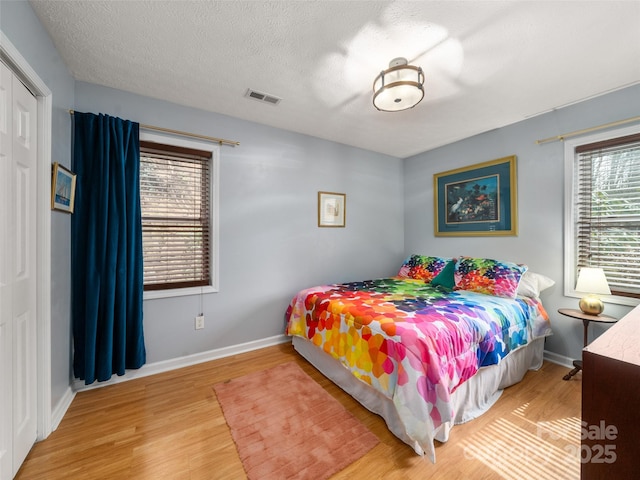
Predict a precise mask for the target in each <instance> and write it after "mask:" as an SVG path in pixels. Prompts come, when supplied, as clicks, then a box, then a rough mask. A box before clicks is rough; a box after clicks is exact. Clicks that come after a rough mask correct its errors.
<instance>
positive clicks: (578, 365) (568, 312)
mask: <svg viewBox="0 0 640 480" xmlns="http://www.w3.org/2000/svg"><path fill="white" fill-rule="evenodd" d="M558 313H560V314H562V315H565V316H567V317H571V318H577V319H578V320H582V324H583V325H584V346H585V347H586V346H587V345H588V343H589V323H590V322H599V323H616V322H617V321H618V319H617V318H614V317H610V316H609V315H604V314H602V313H601V314H600V315H588V314H586V313H584V312H583V311H582V310H577V309H575V308H559V309H558ZM573 367H574V368H573V370H571V371H570V372H569V373H567V374H566V375H565V376H564V377H562V378H563V380H571V377H573V376H574V375H575V374H576V373H578V372H579V371H580V370H582V360H574V361H573Z"/></svg>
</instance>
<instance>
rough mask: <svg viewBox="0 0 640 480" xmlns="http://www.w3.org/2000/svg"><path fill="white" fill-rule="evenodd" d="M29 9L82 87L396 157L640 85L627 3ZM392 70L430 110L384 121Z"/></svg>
mask: <svg viewBox="0 0 640 480" xmlns="http://www.w3.org/2000/svg"><path fill="white" fill-rule="evenodd" d="M31 4H32V6H33V8H34V10H35V12H36V14H37V15H38V17H39V18H40V20H41V22H42V23H43V25H44V26H45V28H46V29H47V30H48V31H49V34H50V35H51V37H52V39H53V42H54V43H55V45H56V47H57V48H58V50H59V51H60V54H61V55H62V57H63V59H64V61H65V62H66V64H67V66H68V67H69V70H70V71H71V73H72V75H73V76H74V78H75V79H77V80H80V81H84V82H90V83H95V84H99V85H105V86H108V87H112V88H117V89H120V90H125V91H129V92H133V93H137V94H140V95H146V96H150V97H155V98H161V99H164V100H168V101H170V102H174V103H178V104H182V105H186V106H190V107H196V108H201V109H204V110H209V111H212V112H217V113H221V114H225V115H230V116H233V117H238V118H242V119H245V120H251V121H254V122H258V123H261V124H265V125H271V126H274V127H279V128H283V129H287V130H291V131H294V132H299V133H304V134H308V135H313V136H316V137H320V138H324V139H328V140H333V141H336V142H340V143H344V144H347V145H353V146H356V147H361V148H365V149H368V150H373V151H376V152H381V153H386V154H389V155H393V156H396V157H401V158H404V157H407V156H411V155H414V154H417V153H420V152H424V151H426V150H430V149H433V148H435V147H438V146H441V145H445V144H448V143H451V142H453V141H456V140H459V139H462V138H466V137H469V136H471V135H475V134H478V133H482V132H485V131H488V130H492V129H494V128H497V127H501V126H504V125H508V124H511V123H515V122H518V121H520V120H524V119H526V118H529V117H531V116H535V115H537V114H540V113H543V112H545V111H549V110H552V109H555V108H559V107H562V106H565V105H568V104H571V103H574V102H577V101H580V100H583V99H586V98H590V97H593V96H596V95H600V94H603V93H606V92H609V91H612V90H616V89H619V88H622V87H625V86H628V85H631V84H634V83H638V82H639V81H640V1H636V0H627V1H619V2H617V1H591V2H587V1H563V2H558V1H396V2H390V1H292V0H289V1H184V0H183V1H95V0H91V1H89V0H74V1H40V0H32V1H31ZM399 56H402V57H406V58H407V59H409V62H410V63H412V64H414V65H419V66H421V67H422V68H423V70H424V71H425V75H426V82H425V97H424V100H423V101H422V103H420V104H419V105H418V106H416V107H415V108H413V109H411V110H406V111H403V112H387V113H384V112H379V111H377V110H376V109H375V108H374V107H373V105H372V103H371V96H372V90H371V89H372V83H373V79H374V78H375V76H376V75H377V74H378V73H379V72H380V71H381V70H383V69H385V68H387V66H388V64H389V61H390V60H391V59H393V58H395V57H399ZM249 88H251V89H254V90H258V91H260V92H263V93H267V94H270V95H273V96H277V97H281V98H282V101H281V102H280V103H279V104H278V105H276V106H274V105H270V104H265V103H261V102H258V101H255V100H251V99H249V98H246V97H245V93H246V92H247V89H249ZM132 120H136V119H132ZM159 123H161V122H159ZM159 126H162V125H159ZM174 127H175V126H174ZM558 133H562V132H558ZM209 134H210V135H216V132H210V133H209Z"/></svg>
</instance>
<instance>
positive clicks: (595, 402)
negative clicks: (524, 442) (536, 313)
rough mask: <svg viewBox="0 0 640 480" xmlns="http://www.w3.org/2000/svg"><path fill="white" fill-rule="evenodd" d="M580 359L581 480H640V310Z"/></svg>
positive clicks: (628, 315)
mask: <svg viewBox="0 0 640 480" xmlns="http://www.w3.org/2000/svg"><path fill="white" fill-rule="evenodd" d="M582 358H583V371H582V428H581V438H582V440H581V442H582V444H581V449H580V454H581V475H580V478H581V479H583V480H592V479H600V478H602V479H605V478H606V479H607V480H612V479H634V478H640V477H638V476H637V475H639V472H640V305H639V306H637V307H636V308H634V309H633V310H632V311H631V312H629V313H628V314H627V315H626V316H624V317H623V318H621V319H620V321H618V323H616V324H615V325H613V326H612V327H611V328H609V330H607V331H606V332H605V333H603V334H602V335H601V336H600V337H598V338H597V339H596V340H594V341H593V342H592V343H591V344H589V345H588V346H587V347H586V348H585V349H584V351H583V353H582Z"/></svg>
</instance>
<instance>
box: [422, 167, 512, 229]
mask: <svg viewBox="0 0 640 480" xmlns="http://www.w3.org/2000/svg"><path fill="white" fill-rule="evenodd" d="M516 188H517V181H516V157H515V155H513V156H510V157H505V158H499V159H497V160H491V161H489V162H484V163H478V164H476V165H471V166H468V167H463V168H457V169H455V170H449V171H447V172H442V173H437V174H435V175H434V176H433V193H434V208H435V215H434V218H435V227H434V231H435V235H436V236H487V235H517V234H518V216H517V212H518V207H517V191H516Z"/></svg>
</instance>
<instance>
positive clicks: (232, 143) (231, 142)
mask: <svg viewBox="0 0 640 480" xmlns="http://www.w3.org/2000/svg"><path fill="white" fill-rule="evenodd" d="M69 113H70V114H71V115H73V114H74V113H75V112H74V111H73V110H69ZM140 128H144V129H146V130H155V131H157V132H165V133H173V134H175V135H182V136H184V137H193V138H200V139H203V140H210V141H212V142H216V143H219V144H220V145H223V144H224V145H230V146H232V147H237V146H238V145H240V142H236V141H234V140H226V139H224V138H217V137H209V136H207V135H200V134H198V133H189V132H182V131H180V130H173V129H171V128H164V127H154V126H153V125H144V124H142V123H141V124H140Z"/></svg>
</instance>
